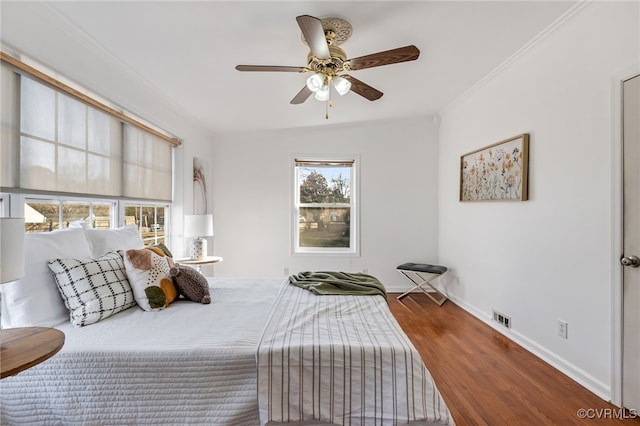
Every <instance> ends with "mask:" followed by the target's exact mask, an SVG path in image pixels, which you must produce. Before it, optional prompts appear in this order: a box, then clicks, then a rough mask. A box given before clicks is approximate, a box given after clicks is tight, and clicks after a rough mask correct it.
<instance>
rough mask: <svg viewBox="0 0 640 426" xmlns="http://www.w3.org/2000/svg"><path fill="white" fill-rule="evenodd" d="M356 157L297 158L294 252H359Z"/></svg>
mask: <svg viewBox="0 0 640 426" xmlns="http://www.w3.org/2000/svg"><path fill="white" fill-rule="evenodd" d="M355 188H356V186H355V160H353V159H349V160H339V161H338V160H300V159H296V160H295V206H294V210H295V211H294V216H293V217H294V218H295V219H294V222H295V223H294V251H295V252H296V253H350V254H353V253H356V246H357V244H356V239H357V238H356V229H357V227H356V221H355V218H356V215H355V212H356V208H355V200H356V194H355Z"/></svg>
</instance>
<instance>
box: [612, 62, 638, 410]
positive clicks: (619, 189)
mask: <svg viewBox="0 0 640 426" xmlns="http://www.w3.org/2000/svg"><path fill="white" fill-rule="evenodd" d="M637 75H640V63H637V64H635V65H634V66H632V67H630V68H629V69H627V70H624V71H622V72H620V73H617V74H616V75H614V76H613V77H612V79H611V94H612V96H611V111H612V114H611V185H612V191H611V203H612V208H611V239H612V241H611V265H612V267H611V392H610V399H611V403H612V404H614V405H616V406H618V407H621V406H622V340H623V339H622V332H623V330H622V323H623V306H624V300H623V297H622V289H623V279H622V268H623V266H622V265H621V264H620V258H621V257H622V254H623V242H624V239H623V219H624V214H623V205H622V203H623V200H624V199H623V180H624V179H623V169H622V157H623V147H622V143H623V140H622V137H623V129H622V114H623V110H622V83H623V82H624V81H626V80H628V79H630V78H633V77H635V76H637Z"/></svg>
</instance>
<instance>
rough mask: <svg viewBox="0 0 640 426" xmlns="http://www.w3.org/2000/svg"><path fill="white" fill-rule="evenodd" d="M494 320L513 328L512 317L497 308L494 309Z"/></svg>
mask: <svg viewBox="0 0 640 426" xmlns="http://www.w3.org/2000/svg"><path fill="white" fill-rule="evenodd" d="M493 320H494V321H495V322H497V323H498V324H500V325H502V326H503V327H505V328H511V317H508V316H506V315H505V314H503V313H501V312H498V311H496V310H495V309H494V310H493Z"/></svg>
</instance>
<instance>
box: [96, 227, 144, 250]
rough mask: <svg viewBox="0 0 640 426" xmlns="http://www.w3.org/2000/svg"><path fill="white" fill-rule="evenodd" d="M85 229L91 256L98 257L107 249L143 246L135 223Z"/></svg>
mask: <svg viewBox="0 0 640 426" xmlns="http://www.w3.org/2000/svg"><path fill="white" fill-rule="evenodd" d="M86 231H87V238H88V239H89V244H91V252H92V253H93V257H100V256H102V255H103V254H105V253H107V252H109V251H118V250H123V251H126V250H129V249H141V248H144V242H143V241H142V237H141V236H140V232H138V227H137V226H136V225H127V226H123V227H122V228H117V229H93V228H87V229H86Z"/></svg>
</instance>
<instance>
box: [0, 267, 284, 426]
mask: <svg viewBox="0 0 640 426" xmlns="http://www.w3.org/2000/svg"><path fill="white" fill-rule="evenodd" d="M282 281H283V280H282V279H281V278H278V279H259V280H254V279H242V278H237V279H219V278H216V279H214V280H211V281H210V286H211V287H212V290H211V293H212V297H213V302H212V303H211V304H209V305H202V304H198V303H194V302H189V301H176V302H174V303H172V304H171V305H170V306H169V307H168V308H166V309H165V310H163V311H160V312H145V311H142V310H141V309H139V308H137V307H134V308H131V309H128V310H127V311H124V312H121V313H119V314H117V315H114V316H112V317H109V318H107V319H105V320H103V321H100V322H98V323H96V324H92V325H90V326H86V327H82V328H75V327H73V326H72V325H71V324H70V323H65V324H63V325H61V326H59V327H57V328H59V329H60V330H61V331H63V332H64V333H65V336H66V340H65V345H64V347H63V348H62V350H61V351H60V352H59V353H58V354H57V355H55V356H54V357H53V358H50V359H49V360H47V361H45V362H44V363H42V364H39V365H37V366H35V367H33V368H31V369H28V370H25V371H23V372H22V373H20V374H19V375H17V376H15V377H9V378H6V379H4V380H2V382H1V383H0V386H1V393H0V424H3V425H11V424H34V425H35V424H38V425H41V424H65V425H81V424H82V425H122V424H186V423H190V424H208V425H257V424H258V423H259V419H258V409H257V401H256V380H257V379H256V363H255V354H256V343H257V342H258V340H259V338H260V335H261V333H262V331H263V328H264V324H265V322H266V320H267V318H268V316H269V313H270V311H271V309H272V306H273V303H274V300H275V297H276V295H277V294H278V289H279V288H281V285H282Z"/></svg>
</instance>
